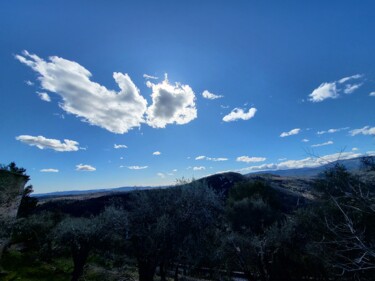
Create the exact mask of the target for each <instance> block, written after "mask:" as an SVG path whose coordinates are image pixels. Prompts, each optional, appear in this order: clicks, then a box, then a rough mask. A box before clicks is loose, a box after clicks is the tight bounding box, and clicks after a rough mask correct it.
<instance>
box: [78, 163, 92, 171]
mask: <svg viewBox="0 0 375 281" xmlns="http://www.w3.org/2000/svg"><path fill="white" fill-rule="evenodd" d="M76 171H82V172H94V171H96V168H95V167H93V166H91V165H87V164H86V165H85V164H78V165H76Z"/></svg>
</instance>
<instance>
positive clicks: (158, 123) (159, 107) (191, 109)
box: [146, 76, 197, 128]
mask: <svg viewBox="0 0 375 281" xmlns="http://www.w3.org/2000/svg"><path fill="white" fill-rule="evenodd" d="M147 86H148V87H149V88H151V89H152V94H151V98H152V104H151V106H149V107H148V108H147V112H146V114H147V124H148V125H149V126H151V127H153V128H165V126H166V125H167V124H174V123H175V124H178V125H182V124H187V123H189V122H190V121H192V120H194V119H195V118H197V108H196V106H195V94H194V92H193V90H192V89H191V88H190V86H189V85H182V84H180V83H176V84H175V85H172V84H170V83H169V81H168V78H167V76H166V77H165V79H164V81H163V82H161V83H158V84H154V83H151V82H150V81H148V83H147Z"/></svg>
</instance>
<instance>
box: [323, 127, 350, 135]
mask: <svg viewBox="0 0 375 281" xmlns="http://www.w3.org/2000/svg"><path fill="white" fill-rule="evenodd" d="M345 130H349V127H344V128H337V129H329V130H327V131H318V132H317V134H318V135H323V134H333V133H337V132H340V131H345Z"/></svg>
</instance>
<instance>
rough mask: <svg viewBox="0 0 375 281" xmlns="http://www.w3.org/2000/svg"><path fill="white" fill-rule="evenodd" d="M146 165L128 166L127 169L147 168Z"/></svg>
mask: <svg viewBox="0 0 375 281" xmlns="http://www.w3.org/2000/svg"><path fill="white" fill-rule="evenodd" d="M147 168H148V166H128V169H130V170H143V169H147Z"/></svg>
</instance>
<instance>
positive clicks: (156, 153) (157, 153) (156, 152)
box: [152, 151, 161, 155]
mask: <svg viewBox="0 0 375 281" xmlns="http://www.w3.org/2000/svg"><path fill="white" fill-rule="evenodd" d="M152 155H161V152H160V151H155V152H153V153H152Z"/></svg>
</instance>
